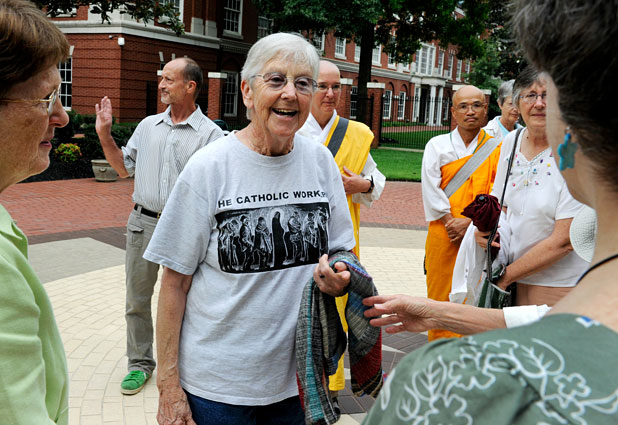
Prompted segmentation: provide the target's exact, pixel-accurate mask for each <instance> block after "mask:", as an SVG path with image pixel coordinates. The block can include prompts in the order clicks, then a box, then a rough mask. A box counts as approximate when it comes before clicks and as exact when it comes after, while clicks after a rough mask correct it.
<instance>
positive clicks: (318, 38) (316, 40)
mask: <svg viewBox="0 0 618 425" xmlns="http://www.w3.org/2000/svg"><path fill="white" fill-rule="evenodd" d="M324 38H325V37H324V34H314V35H313V38H312V39H311V42H312V43H313V45H314V46H315V48H316V49H318V51H319V52H320V53H324Z"/></svg>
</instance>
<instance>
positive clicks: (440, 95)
mask: <svg viewBox="0 0 618 425" xmlns="http://www.w3.org/2000/svg"><path fill="white" fill-rule="evenodd" d="M443 94H444V88H443V87H439V88H438V100H437V103H438V105H437V107H438V117H437V118H436V121H437V123H438V125H440V124H442V101H443V99H442V95H443Z"/></svg>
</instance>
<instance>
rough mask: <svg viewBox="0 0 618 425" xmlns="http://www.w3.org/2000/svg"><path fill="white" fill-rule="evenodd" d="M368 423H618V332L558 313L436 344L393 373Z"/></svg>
mask: <svg viewBox="0 0 618 425" xmlns="http://www.w3.org/2000/svg"><path fill="white" fill-rule="evenodd" d="M363 424H365V425H374V424H387V425H396V424H425V425H427V424H457V425H468V424H488V425H489V424H491V425H500V424H504V425H507V424H545V425H550V424H551V425H553V424H556V425H558V424H618V334H617V333H616V332H614V331H613V330H611V329H608V328H607V327H605V326H603V325H601V324H599V323H598V322H596V321H593V320H591V319H588V318H586V317H582V316H574V315H569V314H556V315H549V316H547V317H545V318H544V319H542V320H540V321H539V322H536V323H534V324H531V325H528V326H522V327H518V328H513V329H508V330H506V329H503V330H498V331H492V332H486V333H482V334H478V335H474V336H469V337H465V338H461V339H454V340H453V339H451V340H438V341H435V342H433V343H431V344H428V345H426V346H424V347H423V348H420V349H418V350H416V351H415V352H413V353H411V354H410V355H408V356H406V357H405V358H404V359H403V360H402V361H401V362H400V363H399V364H398V365H397V367H396V368H395V369H394V370H393V371H392V372H391V373H390V375H389V377H388V379H387V381H386V382H385V384H384V387H383V388H382V391H381V393H380V396H379V398H378V399H377V400H376V403H375V404H374V406H373V409H372V410H371V412H370V413H369V414H368V415H367V417H366V418H365V421H364V422H363Z"/></svg>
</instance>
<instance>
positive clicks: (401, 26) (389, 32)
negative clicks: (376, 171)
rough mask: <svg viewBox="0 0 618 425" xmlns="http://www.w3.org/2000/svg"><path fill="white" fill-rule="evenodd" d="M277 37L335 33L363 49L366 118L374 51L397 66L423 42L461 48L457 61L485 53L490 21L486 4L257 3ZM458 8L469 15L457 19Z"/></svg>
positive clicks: (455, 0) (431, 0)
mask: <svg viewBox="0 0 618 425" xmlns="http://www.w3.org/2000/svg"><path fill="white" fill-rule="evenodd" d="M254 3H255V4H256V5H257V7H258V8H259V9H260V12H261V14H262V15H264V16H268V17H269V18H271V19H273V29H274V30H275V31H306V32H307V33H308V34H322V33H325V32H331V31H332V32H334V33H335V35H336V36H338V37H345V38H347V39H348V40H353V41H355V42H356V44H357V45H360V47H361V51H360V61H359V73H358V99H359V102H358V116H359V117H360V118H361V120H363V117H366V116H367V114H366V113H365V111H366V102H365V99H366V97H367V82H368V81H370V79H371V56H372V50H373V48H374V47H375V46H377V45H383V46H384V50H385V52H386V53H389V54H391V55H393V56H395V57H396V60H397V61H398V62H402V63H407V62H410V61H411V58H412V55H414V53H415V52H416V51H417V50H418V49H419V48H420V46H421V43H422V42H429V41H432V40H440V45H441V46H442V47H446V46H448V45H449V44H454V45H457V46H458V53H457V56H458V57H459V58H472V57H477V56H479V55H480V54H481V53H482V52H483V42H482V41H481V40H480V35H481V34H483V32H484V31H485V24H486V22H487V19H488V13H489V4H488V0H415V1H410V0H341V1H332V0H310V1H307V0H254ZM456 8H461V9H462V10H463V11H464V12H465V16H464V17H459V18H457V17H456V14H455V10H456Z"/></svg>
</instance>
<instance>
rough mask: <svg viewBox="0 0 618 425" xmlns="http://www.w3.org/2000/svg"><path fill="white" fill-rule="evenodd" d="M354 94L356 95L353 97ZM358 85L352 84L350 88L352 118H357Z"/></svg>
mask: <svg viewBox="0 0 618 425" xmlns="http://www.w3.org/2000/svg"><path fill="white" fill-rule="evenodd" d="M352 96H356V98H353V97H352ZM357 99H358V87H357V86H352V88H351V89H350V118H352V119H355V118H356V114H357V112H358V100H357Z"/></svg>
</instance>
